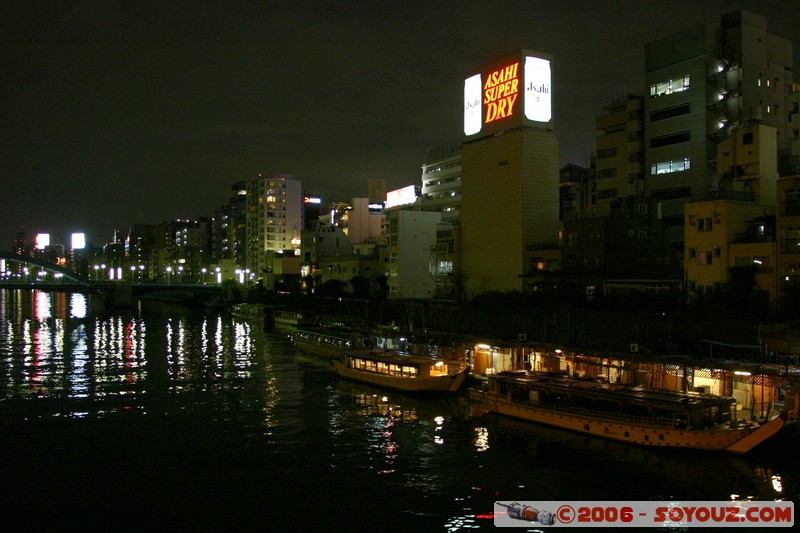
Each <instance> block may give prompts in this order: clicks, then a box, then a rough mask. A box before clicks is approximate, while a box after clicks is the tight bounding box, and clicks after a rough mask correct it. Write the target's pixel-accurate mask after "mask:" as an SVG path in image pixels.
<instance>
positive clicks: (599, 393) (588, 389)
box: [493, 372, 735, 411]
mask: <svg viewBox="0 0 800 533" xmlns="http://www.w3.org/2000/svg"><path fill="white" fill-rule="evenodd" d="M493 378H494V379H496V380H497V382H498V383H501V384H502V383H506V384H511V385H516V386H522V387H525V388H530V389H534V390H539V391H546V392H548V393H553V394H563V395H564V396H584V397H591V398H593V399H596V400H599V401H601V400H606V401H623V402H625V403H626V404H628V405H646V406H652V407H656V408H660V409H665V410H670V411H678V410H684V409H705V408H711V407H722V408H729V407H730V406H731V405H733V403H735V400H734V399H733V398H723V397H720V396H712V395H706V394H701V393H699V392H683V391H676V390H661V389H648V388H644V387H634V386H630V385H622V384H618V383H605V382H599V381H592V380H580V379H575V378H570V377H567V376H563V375H559V374H531V373H523V372H509V373H500V374H496V375H495V376H493Z"/></svg>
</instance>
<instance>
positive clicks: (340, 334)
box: [292, 326, 372, 358]
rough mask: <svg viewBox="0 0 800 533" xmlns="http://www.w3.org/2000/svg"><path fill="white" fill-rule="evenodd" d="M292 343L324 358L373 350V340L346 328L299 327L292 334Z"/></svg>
mask: <svg viewBox="0 0 800 533" xmlns="http://www.w3.org/2000/svg"><path fill="white" fill-rule="evenodd" d="M292 342H294V344H295V346H297V347H298V348H300V349H301V350H303V351H304V352H307V353H311V354H315V355H321V356H323V357H328V358H333V357H337V358H340V357H342V355H343V354H344V353H345V351H349V350H355V349H369V348H371V342H372V341H371V339H370V337H369V336H368V335H362V334H361V333H357V332H355V331H352V330H348V329H344V328H328V327H324V326H298V327H297V328H295V331H294V332H292Z"/></svg>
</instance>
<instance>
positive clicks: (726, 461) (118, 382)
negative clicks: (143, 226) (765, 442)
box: [0, 291, 799, 531]
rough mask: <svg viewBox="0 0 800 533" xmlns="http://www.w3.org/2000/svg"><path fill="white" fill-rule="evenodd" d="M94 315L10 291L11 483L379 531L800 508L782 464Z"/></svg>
mask: <svg viewBox="0 0 800 533" xmlns="http://www.w3.org/2000/svg"><path fill="white" fill-rule="evenodd" d="M95 308H96V306H95V305H94V304H93V303H92V302H91V301H90V298H89V297H88V296H86V295H79V294H71V295H66V294H58V293H53V294H44V295H42V294H40V293H33V295H30V294H26V293H20V292H9V291H0V311H2V313H3V315H2V318H3V320H2V322H0V430H2V431H3V432H4V433H5V437H6V438H5V439H0V446H2V448H0V456H2V457H6V458H7V459H6V461H7V462H8V464H13V463H15V462H16V463H19V464H24V465H25V471H24V474H23V473H19V474H18V475H15V474H14V471H12V474H8V472H6V473H5V474H4V475H5V476H6V478H4V479H6V480H7V481H12V482H16V483H21V484H22V486H23V487H26V485H25V483H30V482H27V481H26V480H28V479H36V478H37V476H38V477H39V478H46V477H51V476H52V475H53V472H52V468H53V466H52V465H53V462H52V458H51V457H52V450H51V449H50V446H48V444H47V443H55V442H58V443H59V444H58V448H59V449H61V450H62V452H60V457H67V459H68V460H67V459H65V460H64V461H63V462H60V463H58V464H59V466H58V469H59V470H58V472H57V473H58V476H57V477H58V478H59V479H62V480H63V481H62V484H61V485H59V486H58V487H60V488H61V489H62V490H63V491H66V492H67V493H68V492H69V491H70V489H72V490H75V489H77V488H80V490H82V491H87V490H88V491H89V492H90V493H91V495H93V496H94V497H95V498H97V499H101V500H102V499H103V498H104V495H105V493H106V492H111V491H112V486H113V492H116V491H117V485H120V484H121V485H123V488H125V489H127V490H128V491H129V492H130V493H132V494H149V493H152V494H154V496H153V498H154V499H158V498H157V497H158V496H164V497H165V498H166V497H167V492H166V491H170V492H169V498H178V499H180V501H181V502H182V503H183V505H185V506H188V507H189V508H191V509H192V512H193V513H194V514H195V515H197V516H206V513H207V512H208V511H207V510H206V509H205V506H204V505H202V504H200V503H199V502H200V501H201V499H199V498H192V497H191V496H190V495H194V494H195V493H197V492H198V491H200V492H201V493H202V494H203V495H204V496H206V500H208V499H211V500H213V501H216V502H218V504H219V505H221V504H220V503H219V502H220V501H228V500H230V501H228V503H227V505H228V506H229V507H230V509H235V510H236V512H239V513H244V514H246V515H249V516H251V517H252V516H257V517H259V518H264V517H263V516H261V515H262V514H263V513H267V512H268V510H269V508H271V506H266V507H265V506H264V504H263V502H264V501H276V502H281V504H284V505H286V506H287V507H291V508H296V507H297V506H302V505H304V504H308V505H312V504H313V505H314V506H316V508H317V509H322V510H324V511H326V512H327V513H328V514H330V513H334V512H335V513H337V514H336V516H340V517H343V518H346V522H347V523H348V524H350V525H352V524H353V523H359V521H361V523H362V524H363V525H365V526H366V527H367V528H368V529H370V530H379V529H382V530H393V529H392V527H391V526H392V525H393V524H394V525H396V524H398V523H402V524H403V525H404V526H407V527H406V529H411V528H413V527H414V525H415V524H416V525H417V527H418V529H421V530H423V531H428V530H437V531H438V530H443V529H444V530H448V531H457V530H462V529H470V528H483V527H486V528H489V527H491V522H492V521H491V518H490V517H489V518H487V516H488V515H487V513H490V512H491V510H492V508H493V502H494V501H495V500H501V499H502V500H514V501H518V500H522V501H524V500H592V499H593V500H632V499H633V500H635V499H667V498H669V497H673V496H674V497H677V498H682V499H695V500H697V499H704V500H719V499H728V498H730V497H731V496H730V495H731V494H736V495H738V496H737V498H755V499H778V498H788V499H792V498H796V497H797V496H798V478H799V477H798V472H797V466H796V465H795V464H794V462H793V461H790V460H788V459H787V460H782V459H781V457H780V453H776V452H775V449H774V448H772V449H769V450H768V451H765V452H764V453H763V454H756V455H755V456H754V458H751V457H736V458H731V457H727V456H719V455H708V454H695V453H680V451H676V452H678V453H676V454H671V453H660V452H653V451H646V450H641V449H639V448H631V447H628V446H625V445H621V444H615V443H607V442H605V441H597V440H594V439H585V438H582V437H579V436H575V435H572V434H570V433H565V432H559V431H553V430H546V429H543V428H536V427H531V426H529V425H525V424H517V423H513V422H509V421H505V420H502V419H493V418H482V419H478V420H473V419H471V418H469V417H468V416H467V413H468V411H469V409H468V402H467V400H466V398H465V397H464V396H456V397H448V398H415V397H409V396H404V395H401V394H394V393H387V392H385V391H381V390H378V389H373V388H370V387H366V386H361V385H359V384H354V383H350V382H345V381H338V380H337V379H336V377H335V374H334V373H333V371H332V369H331V367H330V365H329V364H328V362H327V361H324V360H323V359H321V358H319V359H318V358H315V357H313V356H304V355H302V354H299V353H298V352H297V351H296V349H295V348H294V347H293V346H291V344H289V343H288V342H287V340H286V337H285V336H284V335H279V334H277V333H274V332H272V331H270V330H269V329H265V327H264V326H263V325H262V324H258V323H254V322H250V321H243V320H239V319H232V318H231V317H229V316H226V315H220V314H213V313H212V314H205V313H201V312H197V311H192V310H187V309H183V308H179V307H169V306H163V307H159V306H158V305H150V304H148V305H143V306H137V307H136V308H134V309H130V310H122V311H108V312H100V313H98V312H95V311H93V310H94V309H95ZM80 309H84V310H85V314H83V316H81V315H82V312H81V311H77V312H76V310H80ZM65 429H68V430H69V431H68V432H67V433H63V431H64V430H65ZM64 449H66V450H67V451H69V450H74V452H72V453H67V452H63V450H64ZM103 465H114V470H115V471H116V470H121V471H122V472H125V474H124V475H123V474H119V473H115V474H110V473H109V474H108V476H106V472H105V470H102V468H103V467H104V466H103ZM109 468H110V467H109ZM0 472H3V470H2V469H0ZM87 472H88V473H93V474H92V475H89V474H87ZM143 473H147V475H144V474H143ZM9 476H10V477H9ZM87 476H88V477H90V478H91V479H92V483H93V484H92V485H91V486H90V487H87V486H86V478H87ZM78 486H80V487H78ZM27 488H31V489H32V488H37V489H38V490H41V487H38V486H37V487H30V486H27ZM54 490H56V489H54ZM181 495H183V497H182V496H181ZM226 498H227V500H226ZM195 500H197V503H195ZM24 502H25V500H24V498H23V501H21V502H20V503H24ZM106 503H107V504H108V505H111V506H112V508H114V507H113V506H114V502H110V503H109V502H106ZM193 504H194V505H193ZM116 505H120V504H116ZM120 512H123V510H122V508H120ZM230 514H231V513H227V514H225V518H226V519H229V518H230ZM320 516H321V515H320ZM206 518H208V517H206ZM316 518H319V517H316ZM316 518H315V517H314V516H305V517H304V519H305V520H308V521H313V520H316ZM209 520H213V519H212V518H209ZM344 521H345V520H343V522H344ZM324 523H325V527H326V528H327V529H328V530H335V529H336V528H335V527H333V526H332V525H331V523H330V521H329V520H328V521H325V522H324ZM376 524H377V525H380V527H376Z"/></svg>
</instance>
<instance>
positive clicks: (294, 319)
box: [272, 309, 317, 327]
mask: <svg viewBox="0 0 800 533" xmlns="http://www.w3.org/2000/svg"><path fill="white" fill-rule="evenodd" d="M272 318H273V320H274V321H275V325H276V326H289V327H297V326H311V325H313V324H315V323H316V321H317V315H315V314H313V313H306V312H303V311H289V310H287V309H275V310H274V311H273V312H272Z"/></svg>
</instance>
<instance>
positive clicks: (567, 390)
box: [469, 372, 785, 453]
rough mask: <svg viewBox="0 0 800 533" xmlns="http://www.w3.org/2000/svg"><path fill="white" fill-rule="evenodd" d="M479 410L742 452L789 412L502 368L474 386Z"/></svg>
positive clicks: (616, 436) (654, 442)
mask: <svg viewBox="0 0 800 533" xmlns="http://www.w3.org/2000/svg"><path fill="white" fill-rule="evenodd" d="M469 395H470V398H471V399H472V400H475V401H477V402H480V406H481V410H482V411H483V412H488V413H496V414H500V415H505V416H510V417H514V418H518V419H522V420H526V421H530V422H537V423H540V424H546V425H550V426H555V427H559V428H562V429H568V430H573V431H577V432H580V433H585V434H588V435H593V436H596V437H602V438H606V439H613V440H618V441H622V442H628V443H631V444H639V445H644V446H654V447H665V448H669V447H672V448H695V449H705V450H725V451H728V452H732V453H745V452H748V451H750V450H751V449H753V448H754V447H755V446H757V445H758V444H760V443H761V442H764V441H765V440H767V439H769V438H770V437H772V436H773V435H775V434H776V433H777V432H778V431H779V430H780V429H781V428H782V427H783V425H784V422H785V416H783V413H781V414H780V415H773V416H771V417H770V418H769V419H766V420H763V421H760V422H752V421H743V420H737V418H736V415H735V413H736V400H734V399H733V398H725V397H721V396H714V395H710V394H701V393H697V392H681V391H673V390H660V389H659V390H655V389H647V388H644V387H634V386H630V385H622V384H618V383H604V382H598V381H589V380H582V379H575V378H570V377H568V376H566V375H562V374H548V373H529V372H501V373H498V374H491V375H489V376H488V377H487V381H486V382H485V383H483V384H482V385H481V386H479V387H474V388H471V389H470V390H469Z"/></svg>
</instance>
